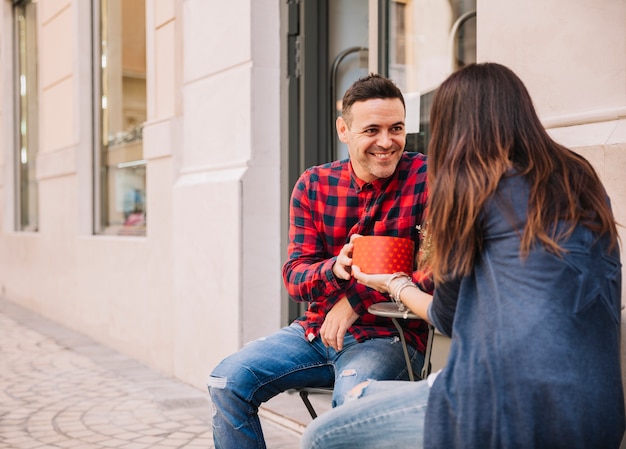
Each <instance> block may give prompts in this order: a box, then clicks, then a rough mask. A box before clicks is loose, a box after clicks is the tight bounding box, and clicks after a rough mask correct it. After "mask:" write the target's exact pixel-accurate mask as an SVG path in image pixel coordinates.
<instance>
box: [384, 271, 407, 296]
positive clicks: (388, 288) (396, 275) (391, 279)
mask: <svg viewBox="0 0 626 449" xmlns="http://www.w3.org/2000/svg"><path fill="white" fill-rule="evenodd" d="M401 277H405V278H407V279H410V278H409V275H408V274H406V273H403V272H402V271H398V272H397V273H394V274H392V275H391V277H390V278H389V279H387V283H386V284H385V286H386V287H387V292H389V296H391V283H392V282H393V281H395V280H396V279H398V278H401ZM391 299H393V296H392V297H391Z"/></svg>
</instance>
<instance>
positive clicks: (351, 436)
mask: <svg viewBox="0 0 626 449" xmlns="http://www.w3.org/2000/svg"><path fill="white" fill-rule="evenodd" d="M431 376H433V375H432V374H431ZM356 390H360V392H358V391H357V392H355V393H354V394H355V397H354V398H353V397H352V396H351V395H350V397H348V398H347V399H346V403H345V405H343V406H341V407H339V408H336V409H334V410H331V411H329V412H328V413H324V414H323V415H321V416H320V417H319V418H318V419H316V420H315V421H313V422H312V423H311V424H309V426H308V427H307V428H306V430H305V432H304V434H303V435H302V440H301V442H300V443H301V446H300V447H301V448H302V449H354V448H357V447H358V448H359V449H397V448H411V449H421V448H423V447H424V420H425V418H426V406H427V404H428V397H429V394H430V387H429V382H428V381H427V380H422V381H419V382H394V381H386V382H371V383H369V384H368V385H365V386H362V387H360V388H358V389H356Z"/></svg>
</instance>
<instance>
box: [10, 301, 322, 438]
mask: <svg viewBox="0 0 626 449" xmlns="http://www.w3.org/2000/svg"><path fill="white" fill-rule="evenodd" d="M269 404H275V405H273V406H270V405H269ZM322 407H324V405H322ZM261 416H262V422H263V428H264V432H265V436H266V441H267V446H268V448H269V449H297V448H298V446H299V440H300V433H301V431H302V429H303V428H304V426H305V425H306V424H307V417H306V410H305V409H304V406H303V405H302V403H301V402H300V400H299V398H298V397H297V396H296V395H292V394H287V393H284V394H283V395H279V397H277V398H276V399H273V400H272V401H270V403H268V407H266V408H265V409H264V410H262V412H261ZM294 416H296V417H298V416H300V417H302V416H304V418H296V419H295V420H294V419H293V417H294ZM309 421H310V419H309ZM212 447H214V446H213V440H212V435H211V410H210V402H209V396H208V392H205V391H199V390H198V389H196V388H194V387H191V386H188V385H186V384H184V383H182V382H179V381H177V380H174V379H172V378H169V377H167V376H164V375H163V374H160V373H158V372H156V371H154V370H152V369H149V368H147V367H146V366H144V365H142V364H140V363H138V362H137V361H135V360H133V359H130V358H129V357H127V356H124V355H122V354H120V353H118V352H115V351H113V350H111V349H109V348H107V347H104V346H103V345H101V344H99V343H97V342H95V341H94V340H92V339H90V338H88V337H85V336H82V335H80V334H77V333H75V332H72V331H70V330H68V329H66V328H63V327H61V326H59V325H57V324H55V323H52V322H50V321H48V320H46V319H43V318H41V317H39V316H38V315H36V314H33V313H32V312H29V311H27V310H25V309H23V308H20V307H18V306H16V305H15V304H13V303H11V302H9V301H7V300H4V299H2V298H0V449H4V448H11V449H22V448H23V449H44V448H77V449H89V448H123V449H143V448H188V449H194V448H212Z"/></svg>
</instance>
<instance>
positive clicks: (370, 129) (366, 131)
mask: <svg viewBox="0 0 626 449" xmlns="http://www.w3.org/2000/svg"><path fill="white" fill-rule="evenodd" d="M377 132H378V130H377V129H375V128H369V129H366V130H365V131H363V134H367V135H368V136H373V135H374V134H376V133H377Z"/></svg>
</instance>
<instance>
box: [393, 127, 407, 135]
mask: <svg viewBox="0 0 626 449" xmlns="http://www.w3.org/2000/svg"><path fill="white" fill-rule="evenodd" d="M391 132H392V133H394V134H401V133H403V132H404V126H394V127H393V128H391Z"/></svg>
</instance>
